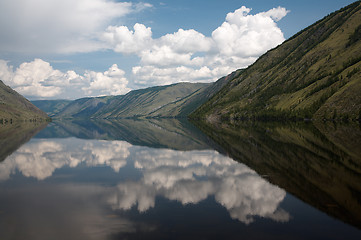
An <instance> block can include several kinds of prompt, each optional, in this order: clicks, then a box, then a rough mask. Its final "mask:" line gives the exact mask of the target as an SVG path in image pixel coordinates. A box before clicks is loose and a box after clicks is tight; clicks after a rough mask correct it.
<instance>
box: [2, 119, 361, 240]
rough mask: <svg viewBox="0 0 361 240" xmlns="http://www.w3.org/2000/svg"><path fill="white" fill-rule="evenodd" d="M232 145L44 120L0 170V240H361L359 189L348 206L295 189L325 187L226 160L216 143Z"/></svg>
mask: <svg viewBox="0 0 361 240" xmlns="http://www.w3.org/2000/svg"><path fill="white" fill-rule="evenodd" d="M242 129H244V128H242ZM267 129H269V128H267ZM272 129H273V128H272ZM272 129H271V131H273V130H272ZM287 129H288V128H287ZM222 132H225V131H223V130H222ZM296 132H297V131H296ZM306 132H307V131H306ZM250 134H254V135H255V133H254V132H252V131H246V134H245V135H246V136H248V137H249V135H250ZM298 134H301V133H298ZM286 135H287V136H289V137H290V138H291V137H295V136H291V134H286ZM277 136H278V137H280V135H277ZM221 137H222V136H221ZM213 139H216V138H213ZM227 139H228V140H229V141H232V142H233V143H234V142H235V141H234V140H233V139H232V138H231V137H230V136H228V137H227V138H224V139H223V138H221V139H218V140H216V142H214V141H213V140H211V139H210V138H208V137H206V136H205V135H204V134H203V133H201V132H200V131H199V130H197V129H196V128H194V127H193V126H191V125H190V124H189V123H181V122H178V121H175V120H168V121H155V120H154V121H133V120H124V121H118V122H69V123H66V122H62V123H50V124H49V125H48V126H47V128H45V129H44V130H42V131H41V132H40V133H38V134H37V135H36V136H35V137H33V138H32V139H31V140H30V141H28V142H27V143H25V144H23V145H21V144H22V143H23V141H22V142H21V144H20V145H21V146H20V147H19V148H18V149H17V150H15V151H14V152H12V153H11V154H10V155H9V153H7V154H6V157H3V158H4V159H3V161H2V162H0V239H361V231H360V222H359V220H360V219H361V218H360V213H359V209H360V202H361V199H360V198H359V197H360V194H359V192H358V189H359V188H356V189H355V188H352V193H351V195H352V194H353V198H352V197H351V199H350V198H346V199H343V198H342V197H341V198H340V199H338V198H337V196H339V195H347V194H348V192H349V191H350V188H351V187H352V186H351V187H350V186H349V185H347V186H345V185H346V184H344V185H342V186H341V187H335V188H334V189H333V188H332V186H330V185H331V184H330V183H326V184H325V185H326V186H327V185H328V186H329V188H330V189H328V190H325V191H323V190H320V189H319V186H321V185H318V183H314V186H313V187H311V186H309V188H306V189H303V188H302V187H300V188H298V189H301V190H299V191H295V190H293V189H294V188H295V186H297V184H299V185H302V184H304V185H306V186H308V185H310V182H313V179H315V180H314V181H325V179H327V178H321V179H317V178H312V177H310V178H307V177H305V176H304V177H305V179H306V180H304V179H303V180H302V179H301V180H299V181H300V182H297V181H298V180H297V179H296V178H289V181H290V182H289V183H288V181H287V176H286V180H284V179H281V180H278V179H279V178H273V177H272V176H271V175H272V174H275V172H279V169H278V167H276V166H273V165H272V167H270V166H269V168H264V167H263V168H262V166H263V165H262V164H261V165H260V166H261V167H260V169H257V166H258V165H257V166H255V167H254V169H255V170H254V169H251V168H250V167H248V166H247V165H245V164H244V163H242V162H241V161H239V160H240V159H242V157H241V158H237V160H238V161H235V160H233V159H232V158H230V157H228V156H232V157H233V158H235V156H237V150H232V149H227V148H225V147H224V146H222V144H223V145H228V146H230V145H231V144H228V143H227ZM237 139H238V140H239V139H241V137H240V136H239V135H237ZM252 139H253V140H254V139H257V138H254V137H253V138H252ZM300 139H304V138H300ZM241 140H242V139H241ZM304 140H305V139H304ZM316 140H317V139H316ZM316 140H315V141H316ZM305 141H308V139H306V140H305ZM268 142H269V141H268ZM277 142H278V143H281V144H289V142H287V143H286V142H285V141H284V140H282V139H278V140H277ZM239 144H242V143H239ZM249 144H251V145H252V146H257V148H262V146H260V145H259V144H260V142H257V141H255V142H250V143H249ZM243 146H244V147H246V148H247V149H248V151H251V152H253V150H252V147H250V146H248V145H247V144H245V143H243ZM271 146H272V145H271ZM287 146H288V147H287ZM287 146H286V147H287V148H288V149H292V148H291V147H290V145H287ZM264 147H265V148H269V149H272V147H270V146H264ZM314 147H315V146H314ZM278 148H279V146H278ZM316 148H317V146H316ZM214 149H217V150H214ZM262 149H263V148H262ZM219 151H220V152H222V153H220V152H219ZM232 151H233V152H232ZM238 151H240V150H239V149H238ZM262 151H263V150H259V151H255V152H254V155H257V154H258V153H259V152H262ZM324 151H325V149H319V152H324ZM256 152H257V153H256ZM326 152H328V151H326ZM346 153H347V151H343V153H342V154H346ZM267 154H268V156H267ZM267 154H266V155H265V159H266V160H263V159H262V157H259V156H255V157H256V158H257V159H259V161H266V162H267V161H270V164H271V163H272V159H273V157H277V156H272V151H269V152H267ZM305 154H306V153H305ZM328 154H331V153H328ZM333 154H336V153H333ZM227 155H228V156H227ZM273 155H274V154H273ZM292 155H293V154H289V155H287V156H285V157H286V158H288V157H289V156H292ZM311 155H312V154H311ZM321 155H322V154H321ZM331 155H332V154H331ZM327 156H328V155H327ZM327 156H326V155H325V156H324V157H323V159H321V161H326V160H327V159H328V157H327ZM332 156H333V155H332ZM314 157H317V156H314ZM243 158H244V159H245V160H247V159H248V160H249V153H247V151H244V156H243ZM277 158H279V159H281V157H279V156H278V157H277ZM296 158H297V157H296ZM267 159H268V160H267ZM346 159H347V158H346ZM356 160H357V159H356ZM290 161H291V160H290ZM327 161H328V160H327ZM334 161H337V159H335V160H334ZM245 162H247V161H245ZM291 162H292V161H291ZM357 164H360V163H357ZM357 164H356V165H357ZM248 165H249V166H251V164H248ZM306 165H307V164H306ZM351 165H352V164H351ZM332 166H333V167H335V166H336V167H337V164H336V163H335V162H334V163H332ZM352 166H354V169H353V170H352V171H351V172H352V174H354V176H345V175H342V176H340V178H344V177H346V178H350V181H354V180H355V181H357V180H359V179H360V176H359V172H357V171H358V170H359V169H358V165H357V166H355V164H353V165H352ZM286 167H287V166H286ZM264 169H265V170H264ZM270 169H276V170H274V171H275V172H272V170H270ZM342 169H343V168H342ZM319 170H320V173H315V172H314V171H313V170H310V169H308V170H306V171H305V170H304V169H300V170H299V173H298V174H299V175H304V172H308V173H309V174H310V175H313V174H318V175H322V174H323V173H324V172H323V170H325V169H322V168H321V169H319ZM262 171H266V172H267V173H268V174H264V172H262ZM293 171H295V169H292V167H290V168H289V171H288V172H291V173H292V174H293V175H294V173H293ZM257 172H258V173H257ZM336 172H340V171H339V168H337V169H336ZM351 172H346V174H348V175H352V174H351ZM259 174H261V175H259ZM340 174H345V172H344V171H343V172H341V173H340ZM332 178H333V179H335V176H332ZM336 178H337V177H336ZM295 182H297V184H296V183H295ZM276 183H277V184H278V185H276ZM359 184H361V182H356V183H355V185H359ZM287 187H289V189H286V188H287ZM343 187H344V188H345V189H343ZM347 188H348V189H347ZM317 189H319V190H317ZM308 191H310V192H308ZM333 191H335V192H337V193H335V195H332V192H333ZM289 192H291V193H289ZM325 192H326V193H329V194H325ZM302 194H303V195H302ZM301 195H302V196H301ZM310 199H311V200H310ZM352 209H354V211H353V210H352ZM328 210H329V211H328ZM352 211H353V213H352ZM349 212H351V213H349Z"/></svg>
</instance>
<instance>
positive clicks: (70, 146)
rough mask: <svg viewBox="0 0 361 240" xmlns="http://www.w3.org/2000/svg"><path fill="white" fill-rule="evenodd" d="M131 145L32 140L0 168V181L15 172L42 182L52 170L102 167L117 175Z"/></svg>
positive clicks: (64, 140)
mask: <svg viewBox="0 0 361 240" xmlns="http://www.w3.org/2000/svg"><path fill="white" fill-rule="evenodd" d="M130 146H131V145H130V144H129V143H127V142H123V141H112V142H107V141H85V140H80V139H58V140H56V141H55V140H54V141H49V140H39V139H34V140H32V141H31V142H29V143H27V144H25V145H23V146H22V147H20V148H19V149H18V150H17V151H16V152H14V153H13V154H12V155H10V156H9V157H8V158H7V159H6V160H5V161H4V162H3V163H1V164H0V180H7V179H9V177H10V175H11V174H13V173H15V171H16V170H18V171H20V172H21V173H22V174H23V175H24V176H26V177H34V178H36V179H38V180H43V179H45V178H48V177H50V176H52V174H53V172H54V171H55V170H56V169H59V168H62V167H66V166H68V167H76V166H78V165H79V164H81V163H84V164H86V165H87V166H97V165H106V166H110V167H111V168H112V169H114V171H116V172H118V171H119V169H120V168H122V167H124V166H125V165H126V158H127V157H128V156H129V151H128V148H129V147H130Z"/></svg>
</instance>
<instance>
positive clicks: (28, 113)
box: [0, 81, 49, 123]
mask: <svg viewBox="0 0 361 240" xmlns="http://www.w3.org/2000/svg"><path fill="white" fill-rule="evenodd" d="M47 118H49V117H48V116H47V115H46V113H44V112H43V111H41V110H40V109H38V108H37V107H35V106H34V105H33V104H32V103H31V102H30V101H29V100H27V99H26V98H24V97H23V96H21V95H20V94H19V93H17V92H16V91H14V90H13V89H11V88H10V87H8V86H6V85H5V84H4V83H3V82H2V81H0V121H1V123H3V122H12V121H19V120H21V121H23V120H39V119H47Z"/></svg>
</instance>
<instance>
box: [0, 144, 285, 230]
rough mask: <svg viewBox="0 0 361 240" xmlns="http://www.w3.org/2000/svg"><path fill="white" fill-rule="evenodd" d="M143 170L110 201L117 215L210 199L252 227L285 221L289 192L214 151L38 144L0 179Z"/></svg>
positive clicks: (17, 155) (13, 159)
mask: <svg viewBox="0 0 361 240" xmlns="http://www.w3.org/2000/svg"><path fill="white" fill-rule="evenodd" d="M127 161H129V162H130V165H132V166H131V167H133V168H135V169H139V170H140V171H141V173H142V177H141V178H140V179H139V180H138V181H124V182H121V183H118V184H117V186H116V187H115V188H114V189H113V190H111V191H110V192H111V193H110V194H109V196H107V197H106V198H107V202H108V203H109V204H110V205H111V207H112V208H113V209H123V210H129V209H131V208H132V207H133V206H135V205H136V206H137V209H138V210H139V211H140V212H144V211H147V210H148V209H149V208H152V207H154V206H155V199H156V197H157V196H162V197H165V198H167V199H169V200H176V201H179V202H181V203H182V204H183V205H185V204H190V203H192V204H197V203H199V202H200V201H202V200H205V199H207V198H208V197H209V196H214V197H215V200H216V201H217V202H218V203H220V204H221V205H222V206H224V207H225V208H226V209H227V210H228V211H229V213H230V215H231V217H232V218H234V219H238V220H240V221H242V222H244V223H251V222H252V221H253V216H261V217H266V218H271V219H274V220H276V221H287V220H288V219H289V215H288V213H286V212H285V211H284V210H282V209H279V207H278V206H279V204H280V202H282V200H283V199H284V197H285V195H286V192H285V191H284V190H282V189H280V188H278V187H277V186H274V185H272V184H270V183H268V182H266V181H265V180H264V179H262V178H261V177H259V176H258V175H257V174H256V172H255V171H253V170H251V169H250V168H248V167H247V166H245V165H243V164H239V163H237V162H235V161H233V160H232V159H230V158H228V157H225V156H223V155H220V154H219V153H217V152H216V151H213V150H202V151H189V152H184V151H175V150H170V149H152V148H147V147H139V146H133V145H131V144H129V143H127V142H124V141H101V140H99V141H95V140H82V139H76V138H71V139H56V140H55V139H52V140H49V139H34V140H32V141H31V142H30V143H29V144H26V145H24V146H22V147H20V148H19V149H18V150H17V151H16V152H14V153H13V154H12V155H11V156H9V157H8V158H7V159H6V161H4V162H3V164H1V165H0V179H1V180H3V181H4V180H7V179H9V178H10V175H11V174H14V173H15V172H16V171H19V172H20V173H21V174H22V175H24V176H26V177H34V178H36V179H38V180H44V179H46V178H49V177H51V176H52V174H53V173H54V171H55V170H56V169H60V168H64V167H70V168H76V167H78V166H80V165H86V166H88V167H95V166H109V167H111V168H112V169H113V171H115V172H119V170H120V168H123V167H125V166H126V164H127Z"/></svg>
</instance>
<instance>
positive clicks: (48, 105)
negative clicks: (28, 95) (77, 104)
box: [31, 100, 72, 117]
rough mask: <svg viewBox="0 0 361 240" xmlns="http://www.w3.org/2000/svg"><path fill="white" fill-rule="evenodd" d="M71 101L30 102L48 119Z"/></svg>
mask: <svg viewBox="0 0 361 240" xmlns="http://www.w3.org/2000/svg"><path fill="white" fill-rule="evenodd" d="M71 102H72V101H71V100H35V101H31V103H32V104H34V105H35V106H36V107H37V108H39V109H41V110H42V111H44V112H46V114H48V115H49V116H50V117H53V116H55V115H56V114H57V113H59V112H60V111H61V110H63V109H64V108H65V107H66V106H67V105H68V104H69V103H71Z"/></svg>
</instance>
